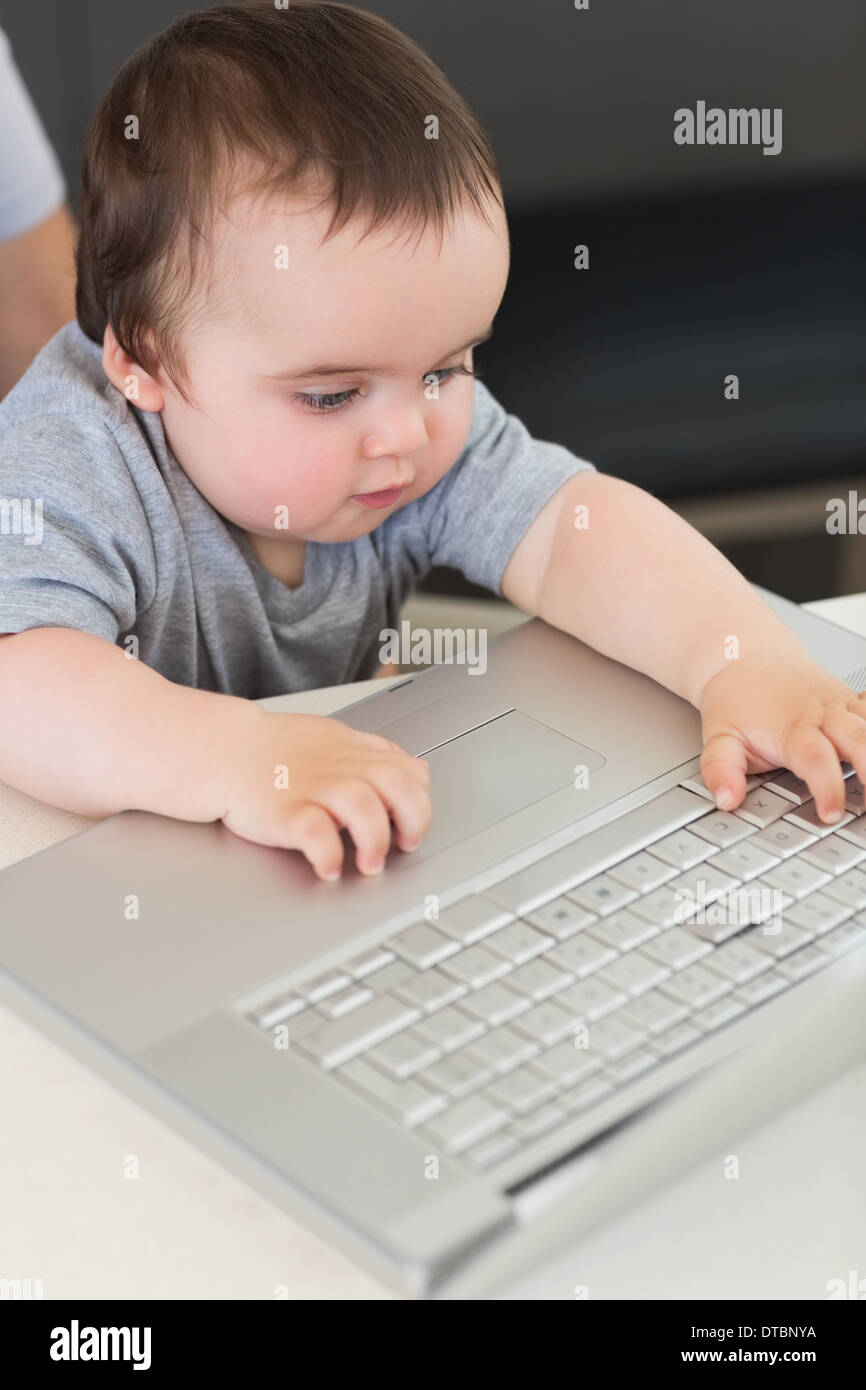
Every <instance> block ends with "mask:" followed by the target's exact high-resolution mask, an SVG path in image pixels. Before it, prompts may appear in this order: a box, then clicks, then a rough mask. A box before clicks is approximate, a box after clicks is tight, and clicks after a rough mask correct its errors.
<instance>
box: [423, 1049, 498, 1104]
mask: <svg viewBox="0 0 866 1390" xmlns="http://www.w3.org/2000/svg"><path fill="white" fill-rule="evenodd" d="M492 1075H493V1069H492V1068H491V1067H486V1066H484V1065H479V1063H478V1060H477V1058H475V1057H473V1056H470V1055H469V1050H468V1048H466V1049H463V1050H461V1051H459V1052H452V1053H451V1055H450V1056H448V1057H441V1058H440V1059H439V1061H438V1062H434V1063H433V1064H432V1066H429V1067H426V1068H425V1070H424V1071H422V1072H419V1074H418V1077H417V1079H418V1081H420V1082H421V1084H422V1085H424V1086H429V1087H430V1089H431V1090H432V1091H437V1092H441V1093H444V1094H445V1095H446V1096H447V1097H448V1099H449V1101H455V1100H462V1098H463V1097H464V1096H466V1095H469V1094H470V1092H472V1091H478V1090H480V1089H481V1087H482V1086H483V1085H484V1084H485V1082H486V1081H489V1079H490V1077H491V1076H492Z"/></svg>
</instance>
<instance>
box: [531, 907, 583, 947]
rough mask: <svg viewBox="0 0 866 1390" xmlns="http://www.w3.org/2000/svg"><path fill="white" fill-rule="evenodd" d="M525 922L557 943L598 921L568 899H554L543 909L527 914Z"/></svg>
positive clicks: (538, 908) (539, 908)
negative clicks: (540, 929)
mask: <svg viewBox="0 0 866 1390" xmlns="http://www.w3.org/2000/svg"><path fill="white" fill-rule="evenodd" d="M526 920H527V921H528V922H533V923H534V924H535V926H536V927H541V928H542V930H543V931H545V932H548V933H549V934H550V935H551V936H555V937H556V939H557V941H564V940H565V938H566V937H567V936H574V934H575V932H579V931H582V930H583V928H584V927H589V926H592V924H593V923H594V922H597V921H598V917H597V916H596V915H595V913H594V912H587V910H586V908H585V907H580V906H579V905H578V904H577V903H575V902H572V901H571V899H570V898H565V897H562V898H554V899H553V901H552V902H549V903H545V905H544V906H543V907H537V908H536V909H535V911H534V912H527V914H526Z"/></svg>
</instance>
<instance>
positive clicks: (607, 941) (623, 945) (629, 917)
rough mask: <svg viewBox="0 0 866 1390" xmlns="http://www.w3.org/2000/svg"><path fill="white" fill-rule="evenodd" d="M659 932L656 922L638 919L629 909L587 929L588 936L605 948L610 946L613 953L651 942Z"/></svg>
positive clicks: (615, 913)
mask: <svg viewBox="0 0 866 1390" xmlns="http://www.w3.org/2000/svg"><path fill="white" fill-rule="evenodd" d="M658 932H659V928H658V927H657V926H656V924H655V922H648V921H647V920H646V918H645V917H638V915H637V913H635V912H629V910H628V908H624V909H623V910H622V912H614V913H613V915H612V916H610V917H605V918H604V920H603V921H601V922H599V923H598V925H597V926H594V927H588V928H587V935H588V936H591V937H592V938H593V939H594V940H595V941H600V942H601V943H602V945H603V946H609V947H610V948H611V950H613V951H630V950H631V948H632V947H633V946H640V945H642V944H643V942H644V941H651V940H652V938H653V937H654V936H657V935H658Z"/></svg>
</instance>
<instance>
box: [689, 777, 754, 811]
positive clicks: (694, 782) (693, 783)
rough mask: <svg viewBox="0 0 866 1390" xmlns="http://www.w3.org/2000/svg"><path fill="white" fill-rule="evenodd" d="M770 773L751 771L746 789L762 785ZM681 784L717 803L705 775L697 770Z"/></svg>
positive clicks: (749, 789)
mask: <svg viewBox="0 0 866 1390" xmlns="http://www.w3.org/2000/svg"><path fill="white" fill-rule="evenodd" d="M769 775H770V774H769V773H768V772H761V773H757V772H751V773H749V775H748V777H747V778H746V790H747V791H751V790H752V788H753V787H760V786H761V785H762V783H763V781H764V779H765V778H766V777H769ZM680 786H681V787H688V788H689V789H690V790H691V791H693V792H697V793H698V794H699V795H700V796H704V797H706V798H707V799H708V800H709V801H712V803H713V805H715V801H716V798H715V797H714V796H713V793H712V792H711V791H710V789H709V787H708V786H707V784H706V782H705V781H704V779H703V777H702V776H701V774H700V773H699V772H696V773H695V775H694V777H684V778H683V780H682V782H680Z"/></svg>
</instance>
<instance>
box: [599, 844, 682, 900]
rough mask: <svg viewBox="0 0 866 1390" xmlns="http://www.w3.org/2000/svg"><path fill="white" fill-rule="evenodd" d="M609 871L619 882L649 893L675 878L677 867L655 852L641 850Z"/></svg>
mask: <svg viewBox="0 0 866 1390" xmlns="http://www.w3.org/2000/svg"><path fill="white" fill-rule="evenodd" d="M608 873H609V876H610V877H611V878H615V879H616V881H617V883H624V884H625V886H626V887H627V888H634V889H635V890H636V891H637V892H638V893H648V892H649V891H650V889H651V888H660V887H661V885H662V884H663V883H667V881H668V879H669V878H673V876H674V874H675V873H676V869H675V867H674V866H673V865H672V864H666V863H665V862H664V861H663V860H662V859H658V858H657V857H656V855H655V854H649V853H648V852H647V851H646V850H641V851H640V853H638V854H633V855H631V857H630V858H629V859H624V860H623V861H622V863H621V864H614V866H613V868H612V869H609V870H608Z"/></svg>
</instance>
